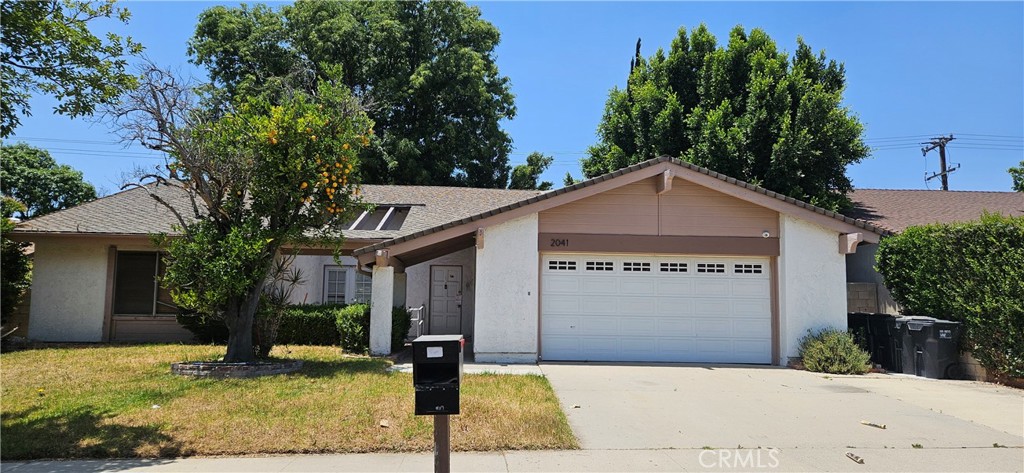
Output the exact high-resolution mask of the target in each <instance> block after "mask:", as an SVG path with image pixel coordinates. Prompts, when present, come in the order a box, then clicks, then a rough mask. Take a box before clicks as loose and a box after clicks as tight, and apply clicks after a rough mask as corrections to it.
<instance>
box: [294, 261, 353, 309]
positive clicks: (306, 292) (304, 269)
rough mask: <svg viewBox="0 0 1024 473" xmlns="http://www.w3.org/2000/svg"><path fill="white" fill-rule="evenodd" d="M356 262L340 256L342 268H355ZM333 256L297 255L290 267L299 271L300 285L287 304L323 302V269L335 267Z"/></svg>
mask: <svg viewBox="0 0 1024 473" xmlns="http://www.w3.org/2000/svg"><path fill="white" fill-rule="evenodd" d="M357 263H358V262H357V261H356V259H355V258H353V257H351V256H342V257H341V264H342V265H343V266H352V267H353V268H355V266H356V264H357ZM337 265H338V263H337V262H336V261H334V256H330V255H298V256H296V257H295V260H293V261H292V263H291V267H292V268H293V269H297V270H298V271H300V273H301V276H302V284H301V285H299V286H297V287H296V288H295V289H293V290H292V297H291V299H289V300H288V302H290V303H292V304H321V303H323V302H324V267H325V266H337Z"/></svg>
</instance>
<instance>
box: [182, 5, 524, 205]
mask: <svg viewBox="0 0 1024 473" xmlns="http://www.w3.org/2000/svg"><path fill="white" fill-rule="evenodd" d="M499 37H500V35H499V32H498V30H497V28H495V27H494V26H493V25H491V24H490V23H488V22H486V21H484V20H483V19H481V18H480V11H479V9H477V8H476V7H469V6H467V5H465V4H464V3H461V2H425V1H410V2H304V1H300V2H297V3H295V4H294V5H289V6H284V7H282V8H280V9H278V10H273V9H271V8H269V7H266V6H264V5H256V6H253V7H246V6H241V7H238V8H226V7H221V6H218V7H213V8H210V9H208V10H206V11H205V12H203V13H202V14H201V15H200V17H199V24H198V25H197V26H196V31H195V35H194V36H193V37H192V39H191V41H190V42H189V53H190V54H191V55H192V58H193V59H192V61H193V62H194V63H196V64H199V65H202V66H205V67H207V68H208V69H209V71H210V77H211V78H212V80H213V81H214V84H215V85H216V86H217V87H219V88H222V89H223V93H224V94H225V95H227V96H229V97H239V96H244V95H264V96H270V97H273V96H276V95H277V94H278V93H279V91H280V90H282V89H288V88H291V87H296V86H302V87H305V86H307V85H308V84H315V79H316V78H323V77H324V73H325V70H327V69H329V68H331V67H334V66H337V67H340V68H341V70H342V74H341V77H342V79H341V80H342V82H343V83H344V84H345V85H346V86H348V87H349V88H350V89H351V90H352V91H353V93H354V94H355V95H356V96H357V97H359V98H360V99H361V100H362V101H363V102H364V103H365V104H367V109H368V114H369V116H370V118H371V119H372V120H373V121H374V123H375V129H376V131H377V136H378V139H376V140H374V141H373V143H372V144H371V146H369V147H368V148H367V149H366V150H364V151H363V152H362V156H361V158H362V164H361V168H360V169H361V171H360V174H361V180H362V181H363V182H365V183H383V184H431V185H452V186H474V187H499V188H501V187H505V185H506V184H507V182H508V178H509V165H508V153H509V151H510V149H511V139H510V138H509V136H508V134H506V133H505V132H504V131H503V130H502V129H501V126H500V121H501V120H502V119H509V118H512V117H513V116H514V115H515V107H514V105H513V96H512V93H511V91H510V85H509V80H508V78H506V77H504V76H501V75H500V74H499V73H498V67H497V65H496V64H495V62H494V48H495V46H496V45H497V44H498V40H499ZM304 84H307V85H304Z"/></svg>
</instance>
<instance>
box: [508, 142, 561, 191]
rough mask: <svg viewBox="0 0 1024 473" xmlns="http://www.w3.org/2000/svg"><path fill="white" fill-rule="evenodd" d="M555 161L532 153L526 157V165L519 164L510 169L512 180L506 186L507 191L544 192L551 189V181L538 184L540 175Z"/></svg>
mask: <svg viewBox="0 0 1024 473" xmlns="http://www.w3.org/2000/svg"><path fill="white" fill-rule="evenodd" d="M554 161H555V158H553V157H551V156H545V155H544V154H542V153H540V152H538V151H534V152H532V153H530V154H529V155H528V156H527V157H526V163H525V164H520V165H518V166H516V167H515V168H513V169H512V180H511V181H510V182H509V184H508V188H509V189H533V190H541V191H546V190H549V189H551V186H553V185H554V184H553V183H552V182H551V181H543V182H540V175H541V174H543V173H544V171H545V170H547V168H548V167H549V166H551V163H553V162H554Z"/></svg>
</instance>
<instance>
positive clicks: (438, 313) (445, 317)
mask: <svg viewBox="0 0 1024 473" xmlns="http://www.w3.org/2000/svg"><path fill="white" fill-rule="evenodd" d="M430 333H431V334H434V335H455V334H459V333H462V266H431V267H430Z"/></svg>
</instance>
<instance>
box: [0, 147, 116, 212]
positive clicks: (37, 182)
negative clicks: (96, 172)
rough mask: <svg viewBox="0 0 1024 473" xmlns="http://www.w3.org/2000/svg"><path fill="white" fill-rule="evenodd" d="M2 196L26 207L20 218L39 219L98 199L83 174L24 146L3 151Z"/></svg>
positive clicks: (0, 168)
mask: <svg viewBox="0 0 1024 473" xmlns="http://www.w3.org/2000/svg"><path fill="white" fill-rule="evenodd" d="M0 157H2V159H0V192H2V193H3V195H4V196H5V197H10V198H12V199H14V200H16V201H18V202H20V203H21V204H23V206H22V207H21V208H20V209H18V210H17V215H16V216H17V217H19V218H22V219H25V218H31V217H38V216H40V215H44V214H47V213H50V212H53V211H56V210H61V209H66V208H68V207H73V206H75V205H78V204H81V203H83V202H88V201H90V200H93V199H95V198H96V189H95V188H93V186H92V184H89V183H88V182H85V180H84V179H83V178H82V172H81V171H78V170H76V169H74V168H72V167H71V166H68V165H66V164H57V161H55V160H54V159H53V157H51V156H50V153H49V151H46V150H45V149H40V148H34V147H32V146H29V145H27V144H25V143H18V144H15V145H3V146H2V147H0Z"/></svg>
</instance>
